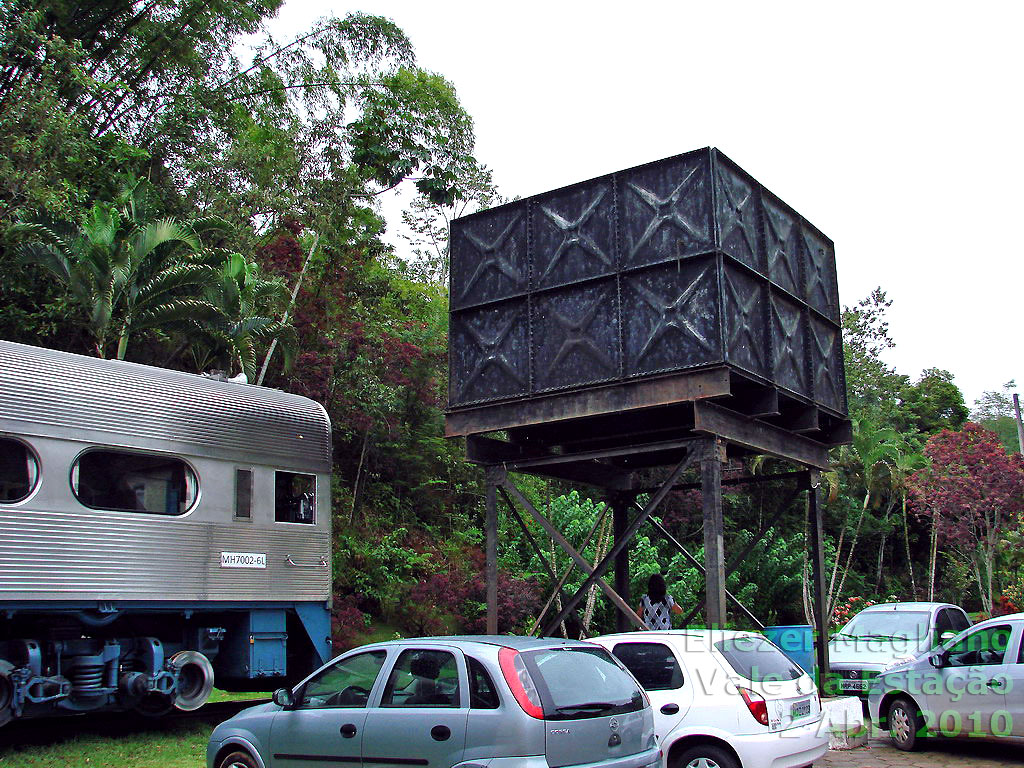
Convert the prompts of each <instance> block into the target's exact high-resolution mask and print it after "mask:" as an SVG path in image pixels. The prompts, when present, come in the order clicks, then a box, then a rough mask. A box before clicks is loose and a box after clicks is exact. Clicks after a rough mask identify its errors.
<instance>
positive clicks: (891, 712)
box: [885, 698, 923, 752]
mask: <svg viewBox="0 0 1024 768" xmlns="http://www.w3.org/2000/svg"><path fill="white" fill-rule="evenodd" d="M885 724H886V727H888V729H889V738H890V739H892V743H893V746H895V747H896V749H902V750H903V751H904V752H912V751H914V750H915V749H920V748H921V736H920V735H919V734H920V732H921V729H922V725H923V721H922V719H921V713H920V712H919V711H918V709H917V705H916V704H914V702H912V701H911V700H910V699H905V698H898V699H894V700H893V702H892V703H891V704H890V705H889V709H888V711H887V712H886V720H885Z"/></svg>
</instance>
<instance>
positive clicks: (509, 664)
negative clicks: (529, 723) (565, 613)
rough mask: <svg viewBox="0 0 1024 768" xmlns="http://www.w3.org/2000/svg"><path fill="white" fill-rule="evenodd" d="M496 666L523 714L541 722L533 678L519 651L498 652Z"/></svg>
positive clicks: (537, 695) (540, 709)
mask: <svg viewBox="0 0 1024 768" xmlns="http://www.w3.org/2000/svg"><path fill="white" fill-rule="evenodd" d="M498 666H500V667H501V674H502V675H503V676H504V678H505V682H506V683H508V687H509V689H510V690H511V691H512V695H513V696H514V697H515V699H516V702H517V703H518V704H519V706H520V707H522V708H523V712H525V713H526V714H528V715H529V716H530V717H535V718H537V719H538V720H543V719H544V709H543V707H541V704H540V694H539V693H537V686H536V685H534V684H533V678H531V677H530V673H529V671H528V670H527V669H526V664H524V663H523V659H522V656H520V654H519V651H517V650H515V649H514V648H502V649H501V650H499V651H498Z"/></svg>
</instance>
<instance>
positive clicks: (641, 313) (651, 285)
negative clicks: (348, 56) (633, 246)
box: [622, 257, 722, 376]
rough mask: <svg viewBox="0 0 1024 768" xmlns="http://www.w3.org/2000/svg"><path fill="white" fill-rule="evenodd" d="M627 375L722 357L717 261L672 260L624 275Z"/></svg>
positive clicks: (655, 371) (687, 365)
mask: <svg viewBox="0 0 1024 768" xmlns="http://www.w3.org/2000/svg"><path fill="white" fill-rule="evenodd" d="M622 305H623V318H622V322H623V337H624V347H625V348H624V350H623V353H624V356H625V374H626V375H627V376H639V375H644V374H652V373H659V372H663V371H670V370H678V369H682V368H692V367H694V366H698V365H710V364H712V363H715V362H720V361H721V360H722V338H721V318H720V311H719V288H718V273H717V260H716V259H715V258H714V257H710V258H709V257H704V258H700V259H686V260H681V261H674V262H671V263H669V264H662V265H659V266H656V267H650V268H648V269H645V270H641V271H637V272H633V273H630V274H628V275H625V276H623V278H622Z"/></svg>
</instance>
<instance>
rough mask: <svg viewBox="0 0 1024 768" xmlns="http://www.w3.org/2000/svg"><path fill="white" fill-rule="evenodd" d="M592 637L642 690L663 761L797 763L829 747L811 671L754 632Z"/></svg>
mask: <svg viewBox="0 0 1024 768" xmlns="http://www.w3.org/2000/svg"><path fill="white" fill-rule="evenodd" d="M591 642H594V643H598V644H600V645H602V646H604V647H605V648H607V649H608V650H610V651H611V652H612V653H613V654H615V656H616V657H617V658H618V659H619V661H621V662H622V663H623V664H624V665H625V666H626V668H627V669H629V671H630V672H632V673H633V676H634V677H636V679H637V680H638V681H639V682H640V684H641V685H642V686H643V687H644V688H645V690H646V691H647V695H648V696H649V697H650V699H651V706H652V708H653V709H654V731H655V734H656V735H657V737H658V742H659V744H660V745H661V749H662V755H663V758H662V759H663V765H664V766H665V768H669V766H671V768H803V766H808V765H810V764H811V763H813V762H814V761H815V760H817V759H819V758H820V757H821V756H822V755H824V754H825V751H826V750H827V749H828V733H827V731H826V729H825V728H823V727H822V712H821V700H820V698H819V697H818V689H817V688H816V687H815V685H814V681H813V680H812V679H811V678H810V676H808V675H807V673H806V672H804V671H803V670H802V669H801V668H800V667H799V666H797V665H796V664H794V663H793V662H792V661H790V660H789V659H788V658H787V657H786V656H785V655H784V654H783V653H782V651H780V650H779V649H778V648H777V647H776V646H774V645H773V644H772V643H771V642H769V641H768V640H767V639H766V638H765V637H764V636H762V635H758V634H755V633H753V632H734V631H730V630H689V629H687V630H672V631H665V632H629V633H623V634H617V635H604V636H602V637H595V638H591Z"/></svg>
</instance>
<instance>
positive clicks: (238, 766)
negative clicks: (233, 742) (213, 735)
mask: <svg viewBox="0 0 1024 768" xmlns="http://www.w3.org/2000/svg"><path fill="white" fill-rule="evenodd" d="M217 768H259V764H258V763H257V762H256V761H255V760H253V758H252V755H250V754H249V753H248V752H243V751H238V752H229V753H228V754H226V755H224V757H223V758H221V760H220V762H219V763H217Z"/></svg>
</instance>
